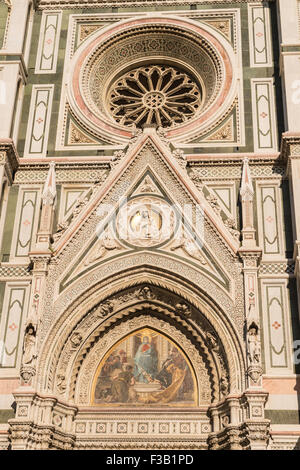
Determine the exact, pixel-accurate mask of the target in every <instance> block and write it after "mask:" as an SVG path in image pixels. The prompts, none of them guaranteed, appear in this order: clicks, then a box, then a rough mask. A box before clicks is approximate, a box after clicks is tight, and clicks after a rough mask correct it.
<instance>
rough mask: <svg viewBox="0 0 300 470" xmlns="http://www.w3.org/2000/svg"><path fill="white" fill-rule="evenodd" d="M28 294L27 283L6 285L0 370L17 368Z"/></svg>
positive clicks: (2, 316)
mask: <svg viewBox="0 0 300 470" xmlns="http://www.w3.org/2000/svg"><path fill="white" fill-rule="evenodd" d="M28 294H29V292H28V282H26V283H20V284H17V283H15V282H14V283H13V282H8V283H7V284H6V289H5V295H4V303H3V313H2V315H1V328H0V331H1V332H2V333H1V343H2V344H3V345H4V347H2V348H1V357H0V368H5V369H12V370H14V369H15V368H17V367H18V366H19V362H20V349H19V347H20V344H21V343H22V340H23V328H24V317H25V315H26V313H25V312H26V307H27V303H28Z"/></svg>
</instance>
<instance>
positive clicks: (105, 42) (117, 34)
mask: <svg viewBox="0 0 300 470" xmlns="http://www.w3.org/2000/svg"><path fill="white" fill-rule="evenodd" d="M171 44H173V47H174V48H175V49H174V50H173V51H172V50H171V49H172V47H171V46H170V45H171ZM235 61H236V58H235V54H234V52H233V49H232V47H231V46H230V44H229V43H228V42H227V41H226V40H224V38H222V37H221V35H220V34H219V33H217V32H216V31H214V30H213V29H212V28H210V27H209V26H207V25H204V24H199V23H197V22H196V21H193V20H189V19H181V18H177V17H162V16H155V15H153V16H151V17H144V18H138V19H137V18H135V19H131V20H127V19H126V20H123V21H120V22H118V23H117V24H114V25H110V26H108V27H105V28H102V29H101V30H99V31H97V32H95V33H94V34H92V35H91V37H90V38H89V39H88V40H86V41H84V43H83V44H82V45H81V46H80V47H79V48H78V50H77V51H76V53H75V54H74V57H73V59H72V61H71V67H70V76H71V79H70V80H68V84H67V96H68V102H69V105H70V108H71V112H72V113H73V114H74V116H76V118H77V119H78V120H79V122H80V123H81V124H82V125H83V127H84V128H86V129H88V130H89V132H90V133H92V134H93V135H95V136H96V137H99V138H101V139H103V140H105V141H107V142H110V143H116V144H122V143H127V141H128V140H129V139H130V138H131V137H132V136H133V132H134V130H133V129H131V127H126V126H122V125H119V124H118V123H117V122H115V121H114V119H113V117H112V116H110V115H109V113H108V112H107V108H108V106H107V102H106V99H107V94H108V91H109V89H110V87H111V84H112V82H113V81H114V80H116V79H117V77H118V76H121V75H122V74H124V73H126V71H129V70H130V69H134V68H136V67H137V66H139V65H146V64H148V65H150V64H161V63H165V64H167V65H170V66H174V65H176V66H180V67H181V68H182V69H183V71H189V72H190V73H191V75H193V76H194V77H196V79H197V80H198V81H199V82H200V83H204V87H203V92H204V93H203V96H204V98H203V105H202V107H201V112H200V113H199V114H197V115H196V116H195V117H194V118H192V119H190V120H188V121H187V122H184V123H181V124H177V125H175V126H172V127H170V128H166V137H167V138H168V139H169V140H171V141H174V142H175V141H179V142H180V141H188V140H191V139H193V138H195V136H196V135H197V136H198V135H199V133H201V134H202V133H205V131H206V129H208V128H209V127H210V126H211V125H212V123H213V122H215V121H217V120H218V119H220V117H221V116H222V115H223V114H224V112H225V111H226V110H227V109H228V108H229V107H230V105H231V104H232V102H233V99H234V97H235V90H236V82H237V72H236V67H235Z"/></svg>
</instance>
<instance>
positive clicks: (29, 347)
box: [23, 323, 37, 366]
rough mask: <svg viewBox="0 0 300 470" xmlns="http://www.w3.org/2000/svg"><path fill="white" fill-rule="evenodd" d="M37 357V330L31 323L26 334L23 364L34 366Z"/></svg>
mask: <svg viewBox="0 0 300 470" xmlns="http://www.w3.org/2000/svg"><path fill="white" fill-rule="evenodd" d="M36 357H37V355H36V331H35V328H34V326H33V325H32V324H31V323H29V324H28V326H27V328H26V330H25V336H24V345H23V366H28V365H30V366H33V365H34V362H35V359H36Z"/></svg>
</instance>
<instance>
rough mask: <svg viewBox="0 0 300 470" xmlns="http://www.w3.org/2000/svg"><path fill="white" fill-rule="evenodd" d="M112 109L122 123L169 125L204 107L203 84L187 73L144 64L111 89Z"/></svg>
mask: <svg viewBox="0 0 300 470" xmlns="http://www.w3.org/2000/svg"><path fill="white" fill-rule="evenodd" d="M108 101H109V107H110V112H111V114H112V116H113V118H114V119H115V121H116V122H118V123H119V124H121V125H132V124H135V125H136V126H137V127H142V126H143V125H144V124H154V125H157V126H162V127H169V126H173V125H175V124H181V123H183V122H186V121H188V120H189V119H191V118H192V117H194V116H195V115H196V114H197V112H198V111H199V110H200V108H201V103H202V93H201V89H200V86H199V85H198V84H197V83H196V81H195V80H194V79H193V78H192V77H191V76H189V75H188V74H187V73H185V72H183V71H181V70H179V69H177V68H175V67H168V66H149V67H147V66H144V67H139V68H138V69H135V70H132V71H130V72H128V73H127V74H126V75H123V76H122V77H120V78H119V79H118V80H117V81H116V82H115V83H114V84H113V85H112V87H111V90H110V92H109V98H108Z"/></svg>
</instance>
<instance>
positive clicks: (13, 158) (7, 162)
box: [0, 139, 20, 183]
mask: <svg viewBox="0 0 300 470" xmlns="http://www.w3.org/2000/svg"><path fill="white" fill-rule="evenodd" d="M0 164H2V165H4V166H5V172H6V176H7V178H8V179H9V182H10V183H12V182H13V178H14V174H15V172H16V171H17V169H18V168H19V164H20V160H19V155H18V152H17V150H16V148H15V145H14V142H13V141H12V140H11V139H0Z"/></svg>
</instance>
